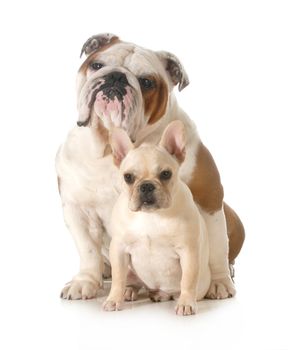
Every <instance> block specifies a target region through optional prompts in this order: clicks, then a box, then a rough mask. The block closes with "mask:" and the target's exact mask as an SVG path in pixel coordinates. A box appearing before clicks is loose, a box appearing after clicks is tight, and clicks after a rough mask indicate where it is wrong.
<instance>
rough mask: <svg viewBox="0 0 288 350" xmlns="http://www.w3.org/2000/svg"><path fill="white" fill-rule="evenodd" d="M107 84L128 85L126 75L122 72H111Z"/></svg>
mask: <svg viewBox="0 0 288 350" xmlns="http://www.w3.org/2000/svg"><path fill="white" fill-rule="evenodd" d="M105 82H106V83H109V84H111V85H115V84H122V85H128V80H127V78H126V75H125V74H124V73H122V72H111V73H109V74H107V75H106V76H105Z"/></svg>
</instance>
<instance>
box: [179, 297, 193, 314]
mask: <svg viewBox="0 0 288 350" xmlns="http://www.w3.org/2000/svg"><path fill="white" fill-rule="evenodd" d="M175 312H176V315H179V316H190V315H195V314H196V312H197V302H196V301H193V300H190V301H189V300H185V298H181V296H180V298H179V300H178V303H177V305H176V307H175Z"/></svg>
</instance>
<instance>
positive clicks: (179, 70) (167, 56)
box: [156, 51, 189, 91]
mask: <svg viewBox="0 0 288 350" xmlns="http://www.w3.org/2000/svg"><path fill="white" fill-rule="evenodd" d="M156 54H157V56H158V57H159V58H160V60H161V62H162V63H163V64H164V67H165V69H166V71H167V72H168V73H169V76H170V79H171V81H172V83H173V85H177V84H178V90H179V91H181V90H183V89H184V88H185V87H186V86H187V85H188V84H189V78H188V75H187V73H186V71H185V69H184V67H183V66H182V64H181V62H180V61H179V59H178V58H177V57H176V56H175V55H173V54H172V53H170V52H166V51H158V52H156Z"/></svg>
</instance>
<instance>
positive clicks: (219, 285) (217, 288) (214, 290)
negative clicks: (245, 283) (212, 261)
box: [206, 277, 236, 299]
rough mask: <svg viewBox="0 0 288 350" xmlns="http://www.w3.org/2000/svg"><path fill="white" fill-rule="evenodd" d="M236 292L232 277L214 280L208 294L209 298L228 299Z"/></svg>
mask: <svg viewBox="0 0 288 350" xmlns="http://www.w3.org/2000/svg"><path fill="white" fill-rule="evenodd" d="M235 294H236V289H235V287H234V284H233V282H232V280H231V278H230V277H226V278H220V279H216V280H212V281H211V284H210V287H209V290H208V292H207V294H206V298H208V299H226V298H231V297H233V296H234V295H235Z"/></svg>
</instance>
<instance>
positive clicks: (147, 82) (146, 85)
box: [138, 78, 156, 90]
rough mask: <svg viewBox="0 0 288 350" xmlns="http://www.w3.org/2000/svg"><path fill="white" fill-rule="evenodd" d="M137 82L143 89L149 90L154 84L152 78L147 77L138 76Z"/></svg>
mask: <svg viewBox="0 0 288 350" xmlns="http://www.w3.org/2000/svg"><path fill="white" fill-rule="evenodd" d="M138 80H139V83H140V86H141V88H143V89H144V90H150V89H152V88H154V87H155V86H156V83H155V81H154V80H151V79H148V78H139V79H138Z"/></svg>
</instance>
